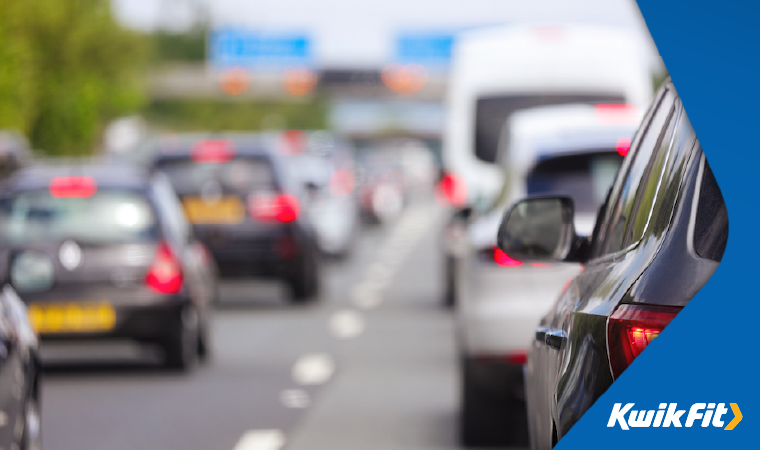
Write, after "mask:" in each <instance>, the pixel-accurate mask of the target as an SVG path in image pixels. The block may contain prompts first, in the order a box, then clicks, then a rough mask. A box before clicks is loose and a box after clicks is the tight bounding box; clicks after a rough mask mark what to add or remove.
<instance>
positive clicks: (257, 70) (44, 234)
mask: <svg viewBox="0 0 760 450" xmlns="http://www.w3.org/2000/svg"><path fill="white" fill-rule="evenodd" d="M0 11H1V12H0V177H2V187H0V281H2V282H3V284H4V285H5V290H4V291H3V305H5V306H4V307H3V308H2V310H3V311H5V312H4V314H5V315H6V316H8V317H7V320H6V321H5V322H4V323H3V324H2V326H1V327H0V328H3V329H4V330H5V331H7V333H5V334H3V333H0V334H3V336H6V335H7V336H11V337H7V336H6V337H4V338H3V339H5V340H6V347H8V348H10V349H12V350H11V351H7V352H5V351H4V352H0V357H2V358H3V359H5V360H8V361H13V364H11V363H8V364H5V365H3V366H2V368H0V372H3V375H2V377H0V380H2V381H0V391H2V392H4V394H3V396H0V399H4V400H2V401H3V402H4V403H3V405H0V409H2V411H0V419H2V420H0V430H2V431H1V432H0V439H2V440H3V442H0V447H2V448H25V449H32V448H40V446H41V445H43V443H44V448H46V449H71V448H79V449H88V448H91V449H110V448H113V449H117V448H119V449H122V448H123V449H127V448H153V449H170V448H184V449H194V448H197V449H209V448H219V449H224V448H230V449H235V450H252V449H259V450H263V449H277V448H283V447H284V448H288V449H300V448H305V449H306V448H308V449H312V450H314V449H320V448H325V449H328V448H329V449H336V448H337V449H341V448H345V449H349V448H383V449H388V448H416V449H420V448H431V449H433V448H458V447H461V446H476V447H477V446H483V447H488V446H514V447H527V446H528V437H527V429H528V428H527V423H526V418H525V412H524V410H525V405H524V402H525V392H524V387H523V381H522V373H523V366H524V364H525V362H526V360H527V351H528V347H529V344H530V342H531V339H532V338H533V336H532V335H533V333H534V332H535V328H536V325H537V323H538V321H539V319H540V318H541V316H542V315H543V314H545V313H546V312H547V311H548V310H549V309H550V308H551V307H552V304H553V302H554V301H555V300H556V298H557V296H558V295H559V293H560V292H561V291H562V289H563V286H567V283H568V280H570V279H571V278H572V277H573V276H575V275H576V274H577V273H578V272H579V271H580V270H581V269H580V266H579V265H575V264H567V265H561V264H536V263H534V264H528V263H522V262H520V261H516V260H514V259H512V258H510V257H509V256H508V255H506V254H505V253H504V252H503V251H501V250H499V249H498V248H497V247H496V246H495V243H496V234H497V230H498V228H499V224H500V222H501V219H502V216H503V215H504V212H505V211H506V210H507V208H508V207H509V205H511V204H512V203H514V202H515V201H517V200H519V199H520V198H522V197H525V196H528V195H544V194H553V193H557V192H560V193H563V194H566V195H570V196H571V197H572V198H573V200H574V201H575V205H576V217H575V228H576V230H577V231H578V232H579V233H584V234H585V235H589V234H591V233H592V231H593V230H594V224H595V221H596V218H597V211H598V209H599V207H600V206H601V205H602V204H603V202H604V201H605V197H606V196H607V192H608V190H609V188H610V186H611V185H612V183H613V181H614V179H615V176H616V174H617V172H618V169H619V168H620V165H621V163H622V162H623V160H624V158H625V157H626V156H627V154H628V151H629V148H630V146H631V140H632V139H633V137H634V135H635V134H636V130H637V128H638V126H639V123H640V122H641V120H642V118H643V117H644V114H645V113H646V111H647V110H648V108H649V106H650V103H651V102H652V100H653V98H654V93H655V91H656V89H657V88H658V86H660V84H661V83H662V81H663V80H665V79H666V77H667V73H666V71H665V69H664V66H663V65H662V62H661V60H660V58H659V56H658V54H657V50H656V48H655V47H654V44H653V43H652V41H651V38H650V37H649V34H648V32H647V30H646V26H645V24H644V22H643V19H642V18H641V16H640V14H639V11H638V8H637V6H636V3H635V1H633V0H615V1H609V0H577V1H554V0H543V1H538V2H521V1H503V0H477V1H469V2H447V3H444V4H441V3H440V2H435V1H432V0H431V1H428V0H426V1H417V2H412V3H410V2H405V1H400V0H392V1H388V0H386V1H383V2H378V1H345V0H326V1H324V2H306V1H298V0H289V1H279V2H269V3H262V2H245V1H242V0H224V1H221V0H217V1H211V0H138V1H130V0H110V1H109V0H87V1H81V0H26V1H23V2H22V1H18V0H0ZM22 303H23V304H26V309H25V308H24V307H23V306H22ZM8 330H11V331H12V332H11V331H8ZM38 338H39V342H38ZM3 348H5V347H3ZM5 391H7V392H11V391H13V393H11V394H8V395H5ZM9 399H14V400H9ZM14 446H15V447H14Z"/></svg>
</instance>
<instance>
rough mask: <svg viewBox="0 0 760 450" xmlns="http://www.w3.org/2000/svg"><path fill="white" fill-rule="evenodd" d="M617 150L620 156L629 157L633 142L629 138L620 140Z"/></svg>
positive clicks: (616, 146)
mask: <svg viewBox="0 0 760 450" xmlns="http://www.w3.org/2000/svg"><path fill="white" fill-rule="evenodd" d="M615 149H616V150H617V152H618V155H620V156H623V157H625V156H627V155H628V150H630V149H631V140H630V139H629V138H621V139H618V141H617V144H616V145H615Z"/></svg>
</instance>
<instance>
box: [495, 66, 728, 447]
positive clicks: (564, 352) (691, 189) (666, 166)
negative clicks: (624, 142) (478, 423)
mask: <svg viewBox="0 0 760 450" xmlns="http://www.w3.org/2000/svg"><path fill="white" fill-rule="evenodd" d="M573 209H574V208H573V203H572V201H571V200H570V199H569V198H568V197H543V198H528V199H526V200H523V201H521V202H518V203H517V204H515V205H514V206H513V207H512V208H511V210H510V211H509V212H508V213H507V214H506V216H505V219H504V222H503V223H502V226H501V229H500V230H499V237H498V241H499V247H500V248H501V249H502V250H503V251H504V252H505V253H507V254H508V255H510V256H511V257H513V258H515V259H518V260H520V261H533V262H544V261H575V262H580V263H582V264H583V266H584V270H583V271H582V272H581V273H580V274H579V275H578V276H577V277H576V278H574V279H573V280H572V282H570V283H569V284H568V285H567V287H566V288H565V289H564V290H563V292H562V293H561V295H560V296H559V298H558V300H557V301H556V303H555V304H554V306H553V307H552V309H551V311H549V313H548V314H547V315H546V316H544V318H543V319H542V320H541V323H540V324H538V326H537V329H536V332H535V339H534V341H533V346H532V349H531V350H530V352H529V355H528V363H527V372H526V373H527V377H526V384H527V402H528V416H529V417H528V422H529V428H530V435H531V444H532V448H534V449H548V448H551V447H553V446H554V445H555V444H556V443H557V442H558V441H559V440H560V439H562V437H563V436H564V435H565V434H567V432H568V431H569V430H570V428H571V427H572V426H573V425H574V424H575V423H576V422H577V421H578V420H579V419H580V418H581V416H582V415H583V414H584V413H585V412H586V411H587V410H588V409H589V408H590V407H591V405H593V404H594V402H595V401H596V400H597V399H598V398H599V397H600V396H601V395H602V394H603V393H604V392H605V391H606V390H607V388H608V387H609V386H610V385H611V384H612V382H613V381H614V380H615V379H616V378H617V377H619V376H620V374H621V373H622V372H623V371H624V370H625V369H626V368H627V367H628V366H629V365H630V364H631V362H632V361H633V360H634V358H636V357H637V356H638V355H639V354H640V353H641V351H642V350H644V348H645V347H646V346H647V345H648V344H649V343H650V342H651V341H652V339H654V338H655V337H657V336H658V335H659V334H660V332H661V331H662V330H663V328H664V327H665V326H667V324H668V323H669V322H670V321H671V320H672V319H673V318H674V317H675V316H676V314H678V312H679V311H681V309H682V308H683V307H684V306H685V305H686V304H687V303H688V302H689V300H690V299H691V298H692V297H693V296H694V295H695V294H696V293H697V291H699V289H700V288H701V287H702V286H703V285H704V284H705V283H706V282H707V280H708V279H709V278H710V276H711V275H712V274H713V272H714V271H715V269H716V268H717V267H718V264H719V263H720V260H721V257H722V255H723V251H724V250H725V247H726V242H727V240H728V215H727V211H726V206H725V204H724V202H723V197H722V196H721V193H720V189H719V188H718V185H717V183H716V181H715V178H714V177H713V174H712V171H711V170H710V166H709V165H708V164H707V161H706V159H705V156H704V154H703V152H702V148H701V147H700V144H699V141H698V140H697V137H696V135H695V133H694V130H693V129H692V127H691V124H690V123H689V120H688V118H687V117H686V113H685V112H684V108H683V105H682V103H681V100H680V99H679V97H678V94H677V93H676V90H675V88H674V87H673V84H672V83H671V82H670V81H667V82H666V83H665V84H664V85H663V86H662V88H661V89H660V90H659V93H658V94H657V97H656V100H655V102H654V104H653V106H652V107H651V109H650V111H649V112H648V113H647V115H646V117H645V118H644V121H643V122H642V125H641V127H640V129H639V131H638V132H637V136H636V138H635V139H634V141H633V143H632V145H631V151H630V153H629V154H628V156H627V157H626V158H625V160H624V162H623V165H622V167H621V169H620V171H619V172H618V175H617V178H616V181H615V183H614V185H613V187H612V189H611V190H610V192H609V194H608V197H607V200H606V202H605V205H604V206H603V207H602V209H601V210H600V212H599V215H598V217H597V222H596V226H595V228H594V231H593V233H592V235H591V236H589V237H584V236H577V235H576V233H575V230H574V228H573Z"/></svg>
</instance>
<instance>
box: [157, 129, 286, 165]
mask: <svg viewBox="0 0 760 450" xmlns="http://www.w3.org/2000/svg"><path fill="white" fill-rule="evenodd" d="M211 140H222V141H227V142H228V143H230V144H231V145H232V148H233V149H234V150H235V154H237V155H245V156H260V157H269V158H272V157H274V154H275V151H274V149H275V148H276V145H277V141H276V134H274V133H250V132H224V133H214V132H195V133H165V134H163V135H161V136H159V137H158V138H157V139H155V140H154V141H153V142H152V143H151V146H152V147H153V148H154V152H155V158H154V160H156V161H158V160H169V159H182V158H188V157H189V156H190V153H191V152H192V150H193V148H194V146H195V145H196V144H197V143H198V142H200V141H211Z"/></svg>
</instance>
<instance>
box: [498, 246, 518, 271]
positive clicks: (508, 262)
mask: <svg viewBox="0 0 760 450" xmlns="http://www.w3.org/2000/svg"><path fill="white" fill-rule="evenodd" d="M493 260H494V261H495V262H496V264H498V265H500V266H502V267H520V266H522V264H523V263H522V262H521V261H518V260H516V259H513V258H510V257H509V255H507V254H506V253H504V252H503V251H502V250H501V249H500V248H496V247H494V252H493Z"/></svg>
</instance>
